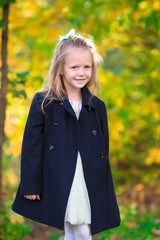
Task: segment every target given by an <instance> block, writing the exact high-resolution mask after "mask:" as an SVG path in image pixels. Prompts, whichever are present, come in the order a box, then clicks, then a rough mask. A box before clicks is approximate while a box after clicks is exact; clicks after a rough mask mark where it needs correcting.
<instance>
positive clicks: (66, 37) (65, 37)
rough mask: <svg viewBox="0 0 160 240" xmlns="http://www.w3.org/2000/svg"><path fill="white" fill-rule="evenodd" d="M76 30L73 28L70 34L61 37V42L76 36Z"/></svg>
mask: <svg viewBox="0 0 160 240" xmlns="http://www.w3.org/2000/svg"><path fill="white" fill-rule="evenodd" d="M74 34H75V30H74V29H73V28H72V29H71V30H70V32H69V33H67V34H66V35H65V36H61V35H60V36H59V39H60V41H61V40H64V39H68V38H69V37H71V36H74Z"/></svg>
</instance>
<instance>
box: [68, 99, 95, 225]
mask: <svg viewBox="0 0 160 240" xmlns="http://www.w3.org/2000/svg"><path fill="white" fill-rule="evenodd" d="M69 101H70V103H71V106H72V108H73V110H74V111H75V114H76V116H77V118H78V119H79V114H80V111H81V108H82V101H81V100H80V101H75V100H69ZM65 222H70V223H71V224H90V223H91V208H90V202H89V196H88V191H87V187H86V184H85V179H84V174H83V166H82V160H81V155H80V152H79V150H78V156H77V164H76V170H75V175H74V178H73V183H72V186H71V191H70V194H69V198H68V203H67V207H66V213H65Z"/></svg>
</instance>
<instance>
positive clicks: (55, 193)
mask: <svg viewBox="0 0 160 240" xmlns="http://www.w3.org/2000/svg"><path fill="white" fill-rule="evenodd" d="M90 95H91V92H90V91H89V89H88V88H87V87H86V86H85V87H83V88H82V109H81V112H80V116H79V120H78V119H77V117H76V115H75V112H74V110H73V108H72V106H71V104H70V102H69V100H68V97H66V99H65V100H64V101H63V102H62V101H60V100H53V101H52V102H51V103H50V104H48V105H47V106H46V107H45V112H46V113H47V114H46V115H44V114H43V113H42V111H41V107H40V105H41V102H42V100H43V97H44V94H42V93H39V92H37V93H36V94H35V95H34V97H33V100H32V103H31V107H30V111H29V115H28V118H27V122H26V126H25V131H24V136H23V142H22V152H21V180H20V183H19V186H18V190H17V193H16V197H15V199H14V202H13V203H12V210H13V211H14V212H16V213H18V214H20V215H22V216H24V217H26V218H29V219H32V220H35V221H37V222H40V223H44V224H47V225H49V226H53V227H56V228H58V229H61V230H64V217H65V211H66V206H67V201H68V197H69V193H70V189H71V186H72V181H73V177H74V173H75V168H76V161H77V154H78V150H79V151H80V154H81V157H82V164H83V170H84V178H85V182H86V186H87V190H88V195H89V200H90V205H91V234H92V235H94V234H96V233H98V232H102V231H104V230H107V229H110V228H114V227H117V226H119V225H120V213H119V208H118V204H117V199H116V195H115V191H114V185H113V179H112V174H111V169H110V163H109V132H108V120H107V111H106V106H105V103H104V102H103V101H102V100H101V99H99V98H98V97H96V96H94V97H93V98H92V101H91V102H90V101H89V97H90ZM29 194H31V195H32V194H40V198H41V199H40V200H38V199H36V200H29V199H27V198H25V197H24V195H29Z"/></svg>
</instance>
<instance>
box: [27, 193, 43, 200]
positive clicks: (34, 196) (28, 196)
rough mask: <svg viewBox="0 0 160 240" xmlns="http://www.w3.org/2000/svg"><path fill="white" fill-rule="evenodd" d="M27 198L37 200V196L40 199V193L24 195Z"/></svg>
mask: <svg viewBox="0 0 160 240" xmlns="http://www.w3.org/2000/svg"><path fill="white" fill-rule="evenodd" d="M24 197H25V198H27V199H30V200H35V199H36V198H37V199H38V200H40V195H39V194H37V195H24Z"/></svg>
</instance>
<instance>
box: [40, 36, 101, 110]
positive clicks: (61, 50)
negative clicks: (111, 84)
mask: <svg viewBox="0 0 160 240" xmlns="http://www.w3.org/2000/svg"><path fill="white" fill-rule="evenodd" d="M71 47H77V48H83V49H85V50H89V51H90V52H91V54H92V59H93V61H92V74H91V79H90V80H89V82H87V84H86V86H87V87H88V88H90V87H92V88H93V89H92V91H91V93H92V94H94V95H97V96H99V97H100V84H99V74H98V70H97V66H98V64H99V63H101V62H102V61H103V59H102V57H101V56H100V54H99V53H98V51H97V48H96V46H95V44H94V39H93V37H92V36H90V35H87V37H85V36H84V34H82V33H78V34H75V35H73V36H70V37H69V38H68V39H63V40H61V41H59V42H58V44H57V46H56V48H55V51H54V53H53V58H52V60H51V65H50V68H49V71H48V74H47V77H46V79H45V81H46V80H47V84H46V85H45V86H44V88H43V89H41V90H40V91H37V92H41V93H46V94H45V98H44V99H43V101H42V104H41V108H42V111H43V113H44V102H45V100H50V102H51V101H52V100H55V99H59V100H61V101H64V96H65V95H66V94H67V93H66V89H65V86H64V83H63V77H62V75H61V74H60V73H61V72H62V69H63V65H64V58H65V56H66V54H67V53H68V52H69V48H71Z"/></svg>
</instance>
